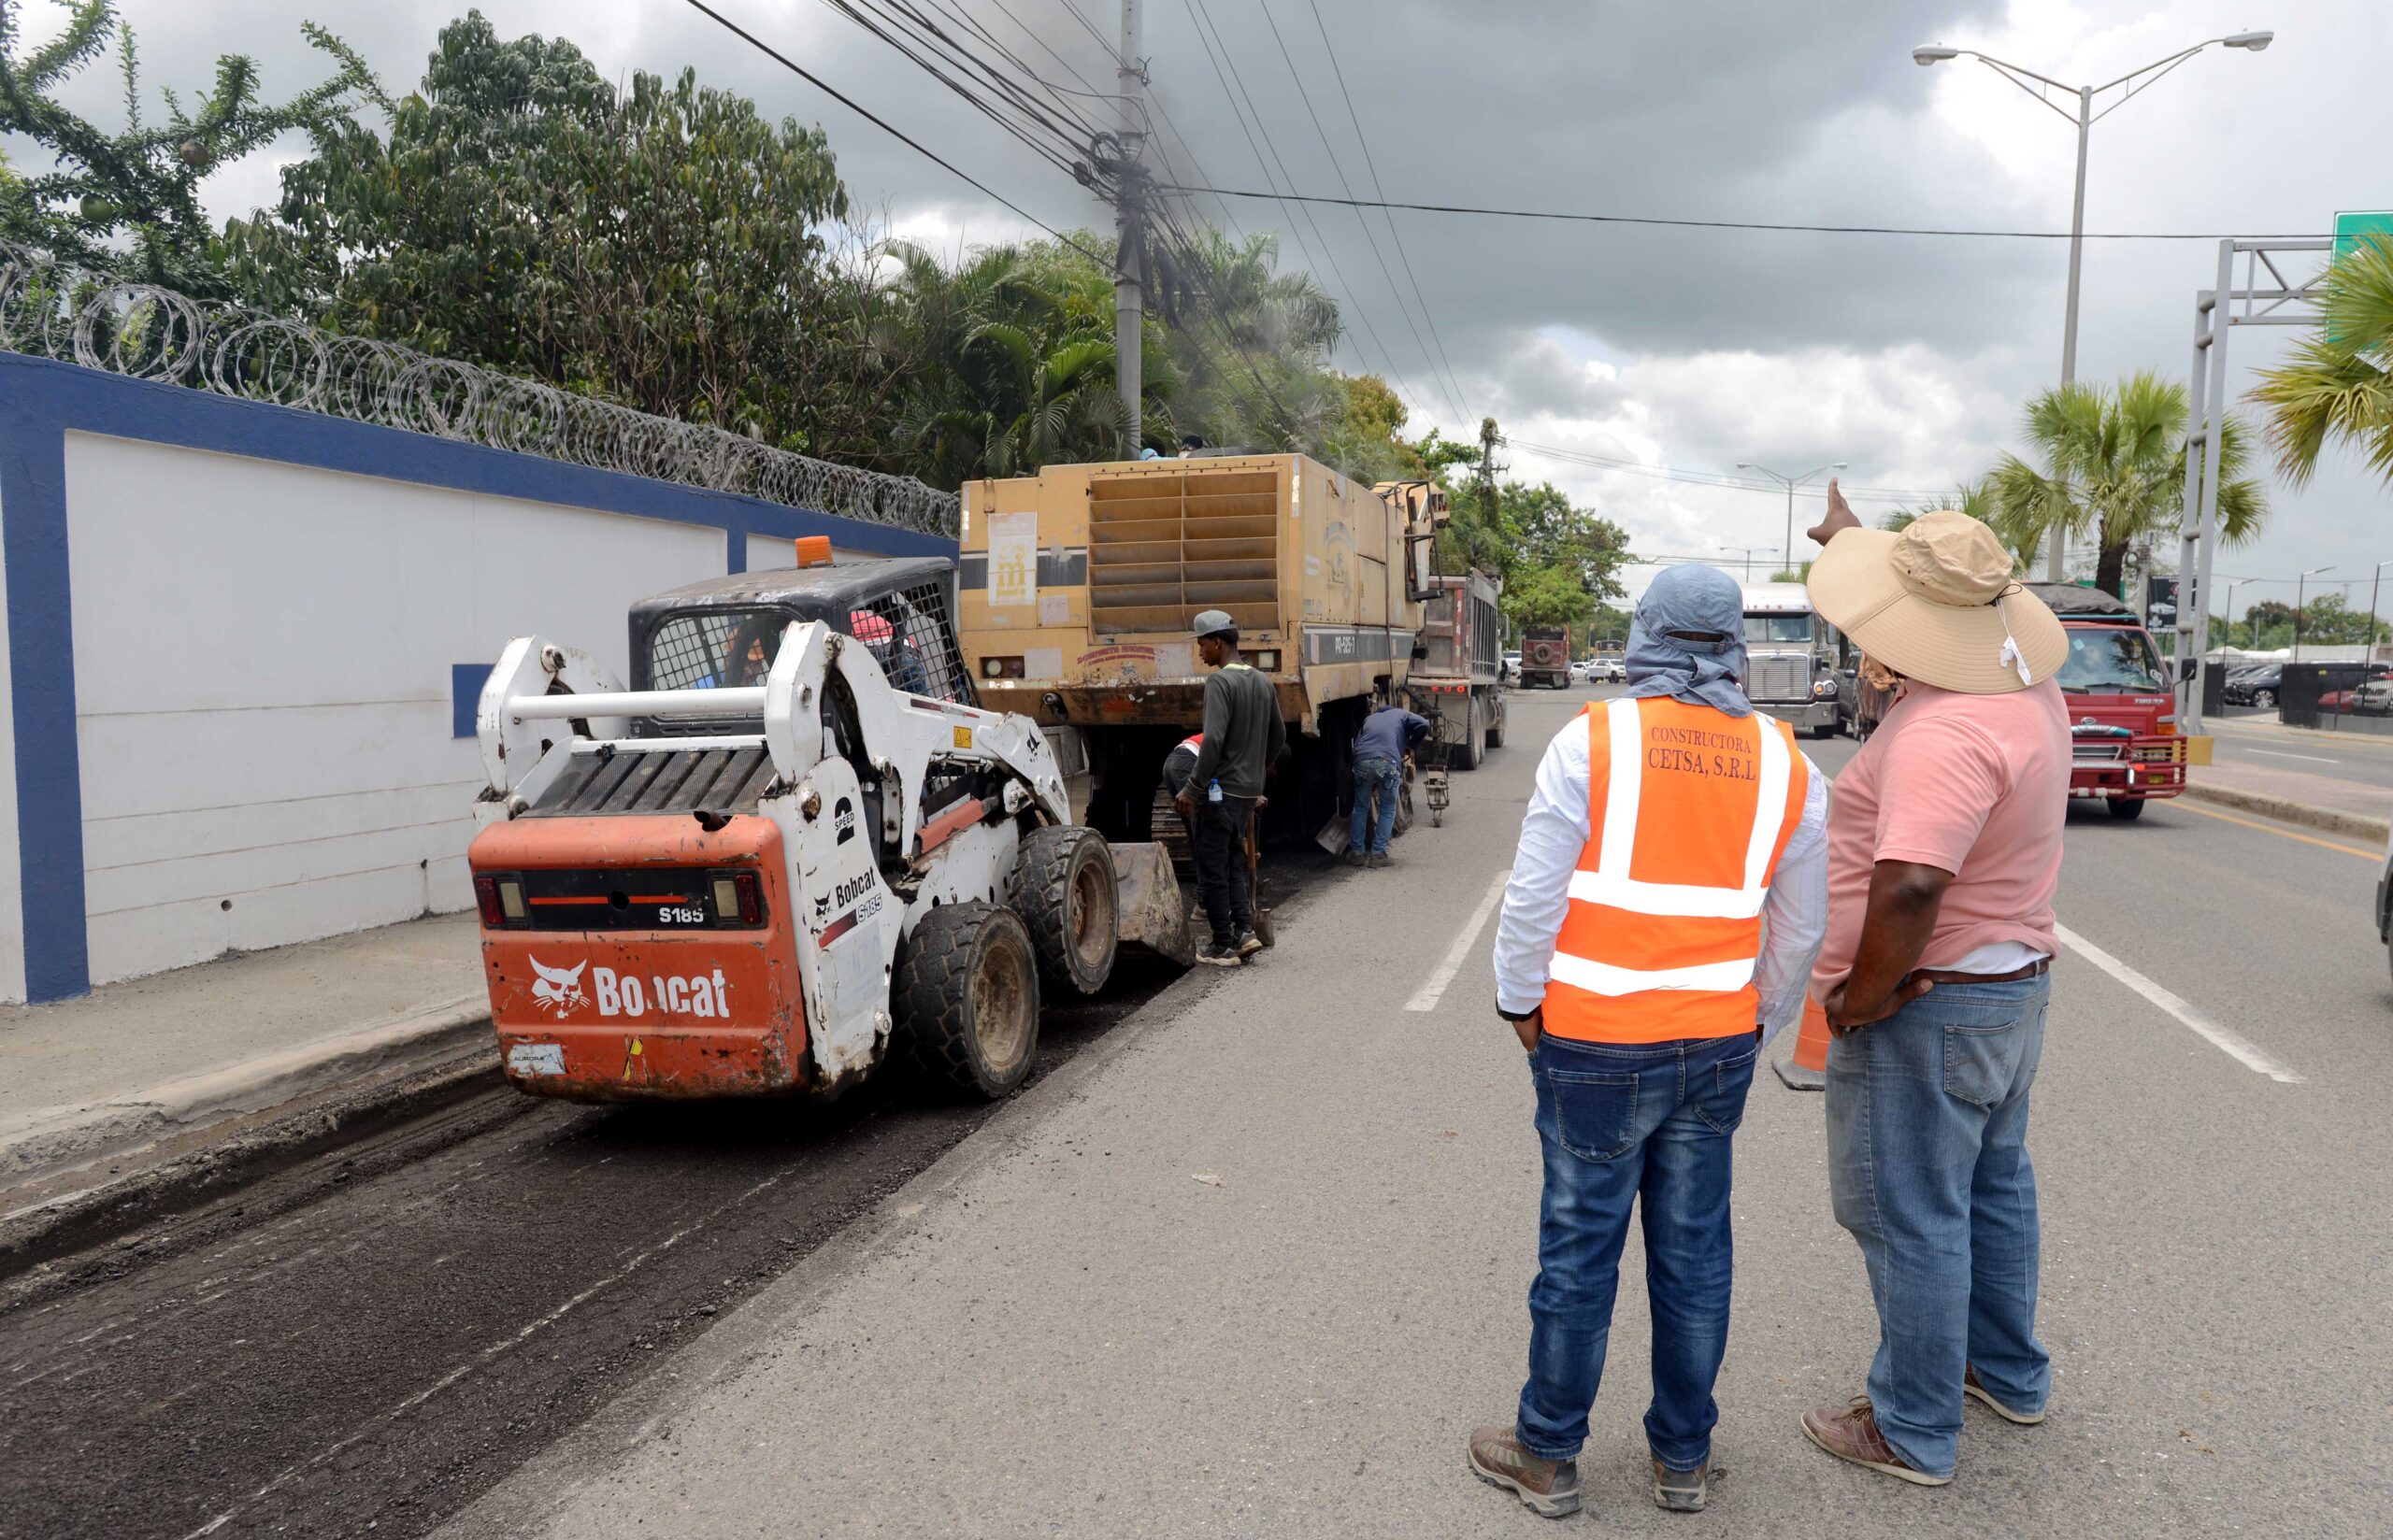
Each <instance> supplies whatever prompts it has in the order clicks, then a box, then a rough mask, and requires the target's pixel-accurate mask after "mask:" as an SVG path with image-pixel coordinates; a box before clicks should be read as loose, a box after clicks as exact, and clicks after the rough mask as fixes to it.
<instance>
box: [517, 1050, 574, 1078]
mask: <svg viewBox="0 0 2393 1540" xmlns="http://www.w3.org/2000/svg"><path fill="white" fill-rule="evenodd" d="M507 1072H508V1073H509V1075H563V1074H564V1073H565V1045H564V1044H563V1043H518V1044H516V1045H515V1046H514V1047H513V1048H509V1049H508V1050H507Z"/></svg>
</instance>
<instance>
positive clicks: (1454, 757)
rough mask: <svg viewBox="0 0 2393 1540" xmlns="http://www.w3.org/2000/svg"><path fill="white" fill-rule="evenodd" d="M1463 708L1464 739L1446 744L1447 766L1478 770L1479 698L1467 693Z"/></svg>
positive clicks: (1454, 768) (1456, 768)
mask: <svg viewBox="0 0 2393 1540" xmlns="http://www.w3.org/2000/svg"><path fill="white" fill-rule="evenodd" d="M1463 700H1464V702H1465V703H1466V704H1465V705H1464V706H1463V708H1462V741H1461V742H1460V743H1455V744H1449V745H1447V746H1446V768H1447V769H1449V770H1476V769H1478V768H1479V700H1478V697H1476V696H1472V695H1466V696H1464V697H1463Z"/></svg>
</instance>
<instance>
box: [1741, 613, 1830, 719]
mask: <svg viewBox="0 0 2393 1540" xmlns="http://www.w3.org/2000/svg"><path fill="white" fill-rule="evenodd" d="M1742 586H1743V589H1744V609H1745V698H1746V699H1748V700H1750V701H1752V702H1753V703H1754V705H1755V706H1759V707H1761V708H1762V709H1763V710H1764V711H1767V712H1769V713H1770V715H1771V716H1773V717H1776V718H1778V719H1779V720H1782V721H1785V722H1788V723H1791V724H1792V725H1794V726H1796V727H1798V728H1800V729H1802V730H1804V731H1805V732H1808V733H1810V734H1812V735H1813V737H1815V738H1827V737H1834V736H1835V735H1836V733H1837V730H1838V729H1839V728H1840V727H1841V726H1842V725H1843V724H1844V706H1843V705H1842V703H1841V702H1840V701H1839V699H1838V698H1837V663H1838V657H1837V654H1838V636H1837V632H1836V628H1835V627H1833V626H1831V625H1829V624H1828V623H1827V621H1826V620H1822V619H1820V617H1819V616H1818V615H1816V614H1814V613H1813V609H1812V595H1811V594H1810V592H1808V591H1806V590H1805V589H1804V587H1803V585H1802V584H1800V583H1747V584H1744V585H1742Z"/></svg>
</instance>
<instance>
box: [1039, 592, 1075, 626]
mask: <svg viewBox="0 0 2393 1540" xmlns="http://www.w3.org/2000/svg"><path fill="white" fill-rule="evenodd" d="M1071 623H1072V596H1071V595H1070V594H1068V593H1042V594H1040V595H1039V624H1040V625H1043V626H1059V625H1069V624H1071Z"/></svg>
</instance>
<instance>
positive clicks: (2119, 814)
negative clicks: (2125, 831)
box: [2110, 797, 2145, 823]
mask: <svg viewBox="0 0 2393 1540" xmlns="http://www.w3.org/2000/svg"><path fill="white" fill-rule="evenodd" d="M2144 806H2145V804H2144V799H2143V798H2142V797H2113V798H2111V799H2110V808H2111V816H2112V817H2113V818H2114V819H2117V820H2119V821H2120V822H2121V823H2133V822H2134V821H2135V820H2138V819H2140V818H2142V817H2143V809H2144Z"/></svg>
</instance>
